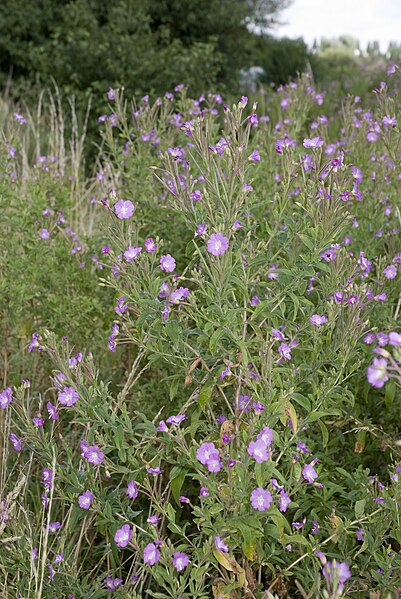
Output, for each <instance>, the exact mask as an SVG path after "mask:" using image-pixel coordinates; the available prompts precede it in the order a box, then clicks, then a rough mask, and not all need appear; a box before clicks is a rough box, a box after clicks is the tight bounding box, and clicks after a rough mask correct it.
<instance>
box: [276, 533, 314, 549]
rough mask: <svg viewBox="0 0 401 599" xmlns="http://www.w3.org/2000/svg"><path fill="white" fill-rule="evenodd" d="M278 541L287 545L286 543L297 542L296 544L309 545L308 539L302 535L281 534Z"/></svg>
mask: <svg viewBox="0 0 401 599" xmlns="http://www.w3.org/2000/svg"><path fill="white" fill-rule="evenodd" d="M280 541H281V542H282V543H283V545H287V544H288V543H298V545H304V546H305V547H309V546H310V543H309V541H308V539H305V537H303V536H302V535H286V534H284V535H282V537H281V539H280Z"/></svg>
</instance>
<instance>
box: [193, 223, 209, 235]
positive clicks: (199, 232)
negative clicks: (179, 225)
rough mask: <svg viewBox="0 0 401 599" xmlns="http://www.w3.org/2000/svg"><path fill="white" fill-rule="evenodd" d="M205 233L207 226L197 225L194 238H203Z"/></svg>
mask: <svg viewBox="0 0 401 599" xmlns="http://www.w3.org/2000/svg"><path fill="white" fill-rule="evenodd" d="M206 231H207V226H206V225H204V224H201V225H198V227H197V229H196V231H195V234H194V237H203V236H204V235H205V233H206Z"/></svg>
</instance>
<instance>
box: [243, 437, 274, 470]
mask: <svg viewBox="0 0 401 599" xmlns="http://www.w3.org/2000/svg"><path fill="white" fill-rule="evenodd" d="M248 453H249V455H250V456H252V457H253V458H254V459H255V460H256V461H257V462H258V464H261V463H262V462H266V461H267V460H268V459H269V457H270V453H269V450H268V448H267V445H266V443H265V442H264V441H263V440H262V439H259V440H258V441H251V442H250V443H249V445H248Z"/></svg>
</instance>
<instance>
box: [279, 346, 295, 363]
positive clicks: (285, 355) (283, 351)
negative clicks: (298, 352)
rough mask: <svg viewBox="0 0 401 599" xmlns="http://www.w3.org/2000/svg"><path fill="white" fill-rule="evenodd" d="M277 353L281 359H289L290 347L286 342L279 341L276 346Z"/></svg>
mask: <svg viewBox="0 0 401 599" xmlns="http://www.w3.org/2000/svg"><path fill="white" fill-rule="evenodd" d="M278 353H279V354H280V356H281V360H291V358H292V356H291V347H290V346H289V345H288V343H281V344H280V345H279V347H278Z"/></svg>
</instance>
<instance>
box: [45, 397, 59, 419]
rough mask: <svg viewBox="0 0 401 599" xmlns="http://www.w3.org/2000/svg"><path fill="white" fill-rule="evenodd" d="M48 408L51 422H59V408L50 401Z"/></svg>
mask: <svg viewBox="0 0 401 599" xmlns="http://www.w3.org/2000/svg"><path fill="white" fill-rule="evenodd" d="M46 408H47V411H48V413H49V418H50V419H51V420H58V412H57V407H56V406H54V405H53V404H52V403H51V402H50V401H48V402H47V404H46Z"/></svg>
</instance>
